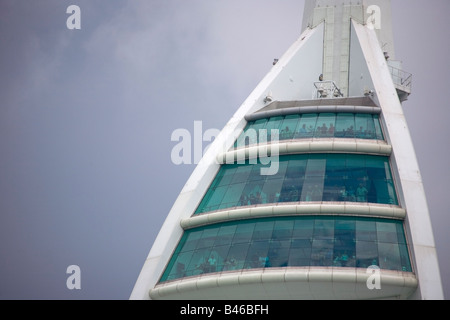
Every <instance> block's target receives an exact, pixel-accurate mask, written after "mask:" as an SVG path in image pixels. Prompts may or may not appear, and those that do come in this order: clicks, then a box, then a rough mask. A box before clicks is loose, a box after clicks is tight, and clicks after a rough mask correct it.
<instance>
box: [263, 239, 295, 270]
mask: <svg viewBox="0 0 450 320" xmlns="http://www.w3.org/2000/svg"><path fill="white" fill-rule="evenodd" d="M290 248H291V241H290V240H283V241H280V240H274V241H271V242H270V245H269V252H268V254H267V255H268V262H269V266H270V267H274V268H279V267H287V266H288V265H289V251H290Z"/></svg>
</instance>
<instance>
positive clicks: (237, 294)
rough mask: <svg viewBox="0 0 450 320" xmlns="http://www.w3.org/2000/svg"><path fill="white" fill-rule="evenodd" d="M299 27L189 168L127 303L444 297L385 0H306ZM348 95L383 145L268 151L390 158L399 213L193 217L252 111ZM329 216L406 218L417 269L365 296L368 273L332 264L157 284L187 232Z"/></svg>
mask: <svg viewBox="0 0 450 320" xmlns="http://www.w3.org/2000/svg"><path fill="white" fill-rule="evenodd" d="M303 29H304V31H303V33H302V34H301V35H300V37H299V38H298V40H297V41H296V42H295V43H294V44H293V45H292V46H291V47H290V48H289V49H288V51H287V52H286V53H285V54H284V56H283V57H282V58H280V59H279V60H278V62H277V63H276V64H275V65H274V66H273V68H272V69H271V70H270V72H269V73H268V74H267V75H266V77H265V78H264V79H263V80H262V81H261V83H260V84H259V85H258V86H257V87H256V89H255V90H254V91H253V92H252V93H251V94H250V96H249V97H248V98H247V99H246V100H245V101H244V103H243V104H242V105H241V107H240V108H239V109H238V110H237V112H236V113H235V114H234V116H233V117H232V118H231V120H230V121H229V122H228V123H227V125H226V126H225V128H224V129H223V130H222V132H221V133H220V134H219V136H218V137H217V138H216V139H215V141H214V142H213V143H212V144H211V146H210V148H209V149H208V151H207V152H206V154H205V156H204V157H203V159H202V160H201V161H200V163H199V164H198V166H197V167H196V169H195V170H194V172H193V174H192V175H191V177H190V178H189V180H188V181H187V183H186V185H185V186H184V188H183V190H182V191H181V193H180V195H179V196H178V198H177V200H176V202H175V203H174V205H173V207H172V209H171V211H170V213H169V215H168V216H167V219H166V221H165V222H164V225H163V227H162V229H161V231H160V233H159V234H158V236H157V238H156V241H155V243H154V245H153V247H152V249H151V251H150V253H149V255H148V257H147V259H146V261H145V263H144V266H143V268H142V271H141V273H140V275H139V277H138V279H137V282H136V285H135V287H134V289H133V292H132V294H131V297H130V298H131V299H375V298H377V299H386V298H402V299H406V298H409V299H443V291H442V286H441V280H440V272H439V267H438V261H437V254H436V249H435V244H434V239H433V232H432V228H431V223H430V217H429V213H428V208H427V203H426V198H425V193H424V189H423V184H422V180H421V176H420V172H419V168H418V164H417V160H416V157H415V152H414V148H413V144H412V141H411V138H410V135H409V132H408V128H407V124H406V121H405V117H404V115H403V111H402V106H401V100H404V99H405V98H407V96H408V95H409V93H410V78H408V77H403V76H401V77H400V80H399V81H397V80H398V79H397V80H396V78H395V76H396V75H397V76H398V75H399V74H403V73H402V72H401V69H399V67H400V64H399V63H398V62H395V61H392V59H393V57H394V46H393V41H392V28H391V13H390V1H388V0H361V1H354V0H353V1H349V0H340V1H332V0H307V1H306V5H305V13H304V19H303ZM387 55H389V57H390V58H389V60H387V59H386V56H387ZM393 68H396V69H393ZM393 70H396V74H393ZM320 74H323V78H324V80H325V81H330V82H332V83H333V85H334V86H335V87H336V88H338V89H339V91H340V93H341V94H342V96H339V95H336V96H333V97H331V98H333V99H329V98H330V97H329V96H327V97H320V96H319V97H318V96H317V94H318V91H317V87H316V88H315V87H314V83H315V82H316V81H318V77H319V75H320ZM405 79H407V80H408V81H404V80H405ZM351 97H363V98H364V97H366V98H370V99H371V100H372V101H374V102H376V104H378V106H379V108H380V109H381V110H380V111H379V112H380V114H381V120H382V121H381V122H382V125H383V130H384V133H385V137H386V142H380V141H373V142H372V141H361V140H358V139H353V140H339V139H331V138H330V139H322V140H320V139H319V140H311V141H301V142H298V141H297V142H295V141H294V142H280V143H277V144H272V146H271V148H272V152H275V153H276V154H277V155H278V154H283V153H289V154H292V153H308V152H318V151H320V152H330V153H332V152H343V153H362V154H379V155H389V156H390V161H391V166H392V168H393V169H394V170H393V174H394V178H395V180H396V186H397V189H398V190H397V193H398V197H399V202H400V205H399V206H388V205H377V204H357V203H353V204H352V203H347V202H346V203H325V202H323V203H314V204H297V205H293V204H288V205H273V206H261V207H258V206H256V207H254V208H237V209H236V208H231V209H227V210H221V211H218V212H214V213H211V214H207V215H198V216H193V213H194V211H195V210H196V208H197V206H198V205H199V203H200V201H201V200H202V198H203V196H204V195H205V193H206V191H207V189H208V187H209V185H210V184H211V182H212V181H213V179H214V177H215V176H216V174H217V172H218V170H219V168H220V162H223V161H224V160H225V161H228V159H234V158H235V157H236V156H237V153H238V151H236V150H232V149H231V150H230V148H232V146H233V143H234V141H235V139H236V137H237V134H239V133H240V132H241V131H242V130H243V128H244V127H245V125H246V123H247V120H246V119H248V117H251V116H252V114H255V113H256V112H258V111H259V112H285V111H286V110H288V109H289V108H292V107H295V104H296V103H297V102H299V103H300V102H302V101H316V102H315V106H312V107H315V108H317V107H318V106H322V107H323V106H325V107H326V108H335V110H337V111H339V110H340V109H339V108H348V107H349V106H348V103H347V105H345V106H343V105H342V104H341V103H337V101H338V100H339V99H341V100H342V99H347V98H348V99H350V98H351ZM277 103H279V106H278V107H277ZM300 104H301V103H300ZM312 104H314V103H312ZM355 105H357V104H354V106H355ZM276 109H279V110H278V111H277V110H276ZM280 110H283V111H280ZM290 110H292V109H290ZM246 117H247V118H246ZM241 151H242V150H241ZM262 151H264V152H267V146H261V145H257V146H255V147H254V150H253V151H251V150H249V149H247V150H243V153H242V154H244V156H247V157H248V156H249V154H252V152H256V154H260V152H262ZM266 154H267V153H266ZM269 154H270V153H269ZM327 213H328V214H330V213H332V214H341V215H356V216H376V217H387V218H393V219H401V220H404V225H405V230H406V235H407V241H408V243H409V247H410V251H411V252H410V255H411V260H412V261H411V262H412V265H413V272H400V271H390V270H381V286H382V288H383V289H382V290H368V288H367V285H366V281H367V279H368V277H369V274H368V273H367V272H366V270H364V269H358V268H336V267H305V268H303V267H298V268H296V267H290V268H269V269H249V270H239V271H236V272H226V273H219V272H218V273H211V274H205V275H200V276H197V277H189V278H182V279H179V280H175V281H168V282H163V283H158V281H159V279H160V277H161V275H162V273H163V272H164V269H165V267H166V265H167V263H168V261H169V260H170V258H171V256H172V253H173V251H174V250H175V248H176V246H177V244H178V242H179V240H180V238H181V236H182V235H183V232H184V230H185V229H189V228H194V227H196V226H202V225H205V224H212V223H218V222H223V221H230V220H239V219H248V218H255V217H268V216H275V215H279V214H282V215H302V214H310V215H320V214H327Z"/></svg>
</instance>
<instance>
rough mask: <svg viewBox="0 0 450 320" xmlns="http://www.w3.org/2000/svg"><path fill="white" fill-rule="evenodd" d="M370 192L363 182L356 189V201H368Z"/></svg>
mask: <svg viewBox="0 0 450 320" xmlns="http://www.w3.org/2000/svg"><path fill="white" fill-rule="evenodd" d="M368 193H369V192H368V191H367V189H366V187H364V184H363V183H362V182H361V183H360V184H359V186H358V188H357V189H356V201H357V202H367V194H368Z"/></svg>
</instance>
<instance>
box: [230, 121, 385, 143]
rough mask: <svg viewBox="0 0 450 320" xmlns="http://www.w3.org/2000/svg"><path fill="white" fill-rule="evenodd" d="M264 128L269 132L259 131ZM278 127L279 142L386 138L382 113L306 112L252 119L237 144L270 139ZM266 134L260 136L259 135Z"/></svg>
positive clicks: (263, 141)
mask: <svg viewBox="0 0 450 320" xmlns="http://www.w3.org/2000/svg"><path fill="white" fill-rule="evenodd" d="M261 129H265V130H267V133H266V131H260V130H261ZM272 129H275V130H279V131H278V132H279V137H278V139H279V140H280V141H283V140H292V139H308V138H357V139H372V140H383V139H384V138H383V134H382V130H381V125H380V120H379V116H378V115H375V114H353V113H306V114H301V115H300V114H295V115H288V116H277V117H271V118H269V119H260V120H256V121H250V122H249V123H248V124H247V126H246V127H245V129H244V131H243V132H242V134H241V135H240V136H239V137H238V138H237V140H236V142H235V144H234V147H235V148H239V147H244V146H249V145H253V144H257V143H258V141H260V142H261V143H266V142H269V141H271V136H270V133H271V130H272ZM260 133H261V134H266V135H267V136H264V137H260V136H259V134H260Z"/></svg>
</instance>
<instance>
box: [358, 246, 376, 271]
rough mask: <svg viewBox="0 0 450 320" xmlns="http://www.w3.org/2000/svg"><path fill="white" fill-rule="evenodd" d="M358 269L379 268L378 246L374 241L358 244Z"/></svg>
mask: <svg viewBox="0 0 450 320" xmlns="http://www.w3.org/2000/svg"><path fill="white" fill-rule="evenodd" d="M355 266H356V267H357V268H368V267H370V266H379V262H378V246H377V243H376V242H372V241H357V242H356V265H355Z"/></svg>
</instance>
